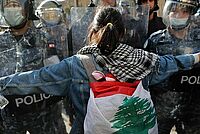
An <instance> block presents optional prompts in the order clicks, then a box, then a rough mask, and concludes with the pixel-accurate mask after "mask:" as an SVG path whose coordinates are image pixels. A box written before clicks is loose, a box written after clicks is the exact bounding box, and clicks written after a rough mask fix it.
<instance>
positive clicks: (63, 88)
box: [0, 57, 74, 96]
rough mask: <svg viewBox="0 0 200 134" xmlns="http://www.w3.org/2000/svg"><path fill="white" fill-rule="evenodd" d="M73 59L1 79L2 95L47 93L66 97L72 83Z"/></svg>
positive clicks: (0, 92)
mask: <svg viewBox="0 0 200 134" xmlns="http://www.w3.org/2000/svg"><path fill="white" fill-rule="evenodd" d="M73 59H74V58H73V57H72V58H68V59H65V60H63V61H61V62H60V63H59V64H56V65H51V66H48V67H43V68H41V69H40V70H35V71H29V72H23V73H17V74H14V75H10V76H6V77H3V78H0V86H1V91H0V94H2V95H14V94H18V95H20V94H22V95H24V94H32V93H41V92H42V93H46V94H51V95H62V96H63V95H66V94H67V93H68V90H67V88H68V87H69V85H70V83H71V81H72V74H71V68H72V63H73V62H74V61H73Z"/></svg>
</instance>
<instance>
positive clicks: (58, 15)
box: [36, 0, 64, 26]
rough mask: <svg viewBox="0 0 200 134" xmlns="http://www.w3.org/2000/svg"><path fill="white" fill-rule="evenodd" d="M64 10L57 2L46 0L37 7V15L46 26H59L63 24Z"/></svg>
mask: <svg viewBox="0 0 200 134" xmlns="http://www.w3.org/2000/svg"><path fill="white" fill-rule="evenodd" d="M63 14H64V10H63V8H62V5H61V4H60V3H59V2H58V1H56V0H44V1H43V2H41V4H40V5H39V6H38V7H37V10H36V15H37V16H38V17H39V18H40V19H41V20H42V22H43V23H45V24H46V25H50V26H53V25H57V24H59V23H61V22H62V19H63Z"/></svg>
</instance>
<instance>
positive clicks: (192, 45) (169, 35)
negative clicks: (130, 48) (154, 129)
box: [145, 0, 200, 134]
mask: <svg viewBox="0 0 200 134" xmlns="http://www.w3.org/2000/svg"><path fill="white" fill-rule="evenodd" d="M197 9H198V2H197V0H167V1H166V3H165V6H164V9H163V21H164V23H165V24H166V26H167V28H166V29H164V30H161V31H158V32H155V33H153V34H152V35H151V36H150V38H149V39H148V40H147V42H146V44H145V47H146V48H147V50H149V51H152V52H155V53H158V54H159V55H165V54H173V55H180V54H189V53H195V52H198V51H199V50H200V46H199V44H200V36H196V35H198V33H200V29H199V27H198V26H197V27H196V26H195V27H194V22H195V21H194V20H193V19H192V18H194V17H193V15H194V14H195V13H196V12H197ZM199 78H200V74H199V66H198V65H197V66H196V67H195V68H194V69H193V70H191V71H183V72H179V73H177V74H176V75H173V76H172V77H171V78H170V79H168V80H166V81H164V82H162V83H161V84H159V85H156V86H153V87H151V94H152V99H153V101H154V103H155V107H156V110H157V114H158V128H159V134H169V133H170V131H171V128H172V127H173V126H174V125H175V126H176V131H177V132H178V133H180V134H198V133H200V130H199V129H197V128H199V127H200V105H199V101H200V100H199V93H200V92H199V82H198V79H199ZM161 88H162V89H163V90H162V92H161V90H160V89H161ZM158 90H159V91H158Z"/></svg>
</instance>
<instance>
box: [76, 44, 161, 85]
mask: <svg viewBox="0 0 200 134" xmlns="http://www.w3.org/2000/svg"><path fill="white" fill-rule="evenodd" d="M77 54H93V55H94V57H95V60H96V62H97V63H98V64H101V65H104V66H106V67H107V68H108V69H109V71H110V72H111V73H112V74H113V75H114V76H115V77H116V78H117V79H118V80H119V81H121V82H127V81H128V80H130V79H132V80H141V79H142V78H144V77H145V76H147V75H148V74H149V73H150V72H151V71H152V70H153V68H154V67H155V66H156V62H157V61H158V60H159V56H157V55H156V54H153V53H149V52H146V51H144V50H141V49H134V48H133V47H131V46H128V45H125V44H120V45H119V46H118V47H117V49H115V50H114V51H113V52H112V53H111V54H110V55H108V56H105V55H102V54H101V52H100V49H99V48H98V47H97V46H96V45H92V46H85V47H83V48H82V49H80V50H79V51H78V53H77Z"/></svg>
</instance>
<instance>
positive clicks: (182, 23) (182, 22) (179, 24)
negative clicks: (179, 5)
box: [169, 17, 188, 28]
mask: <svg viewBox="0 0 200 134" xmlns="http://www.w3.org/2000/svg"><path fill="white" fill-rule="evenodd" d="M169 22H170V25H171V27H172V28H185V27H186V26H187V25H188V18H179V19H177V18H173V17H170V18H169Z"/></svg>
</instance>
